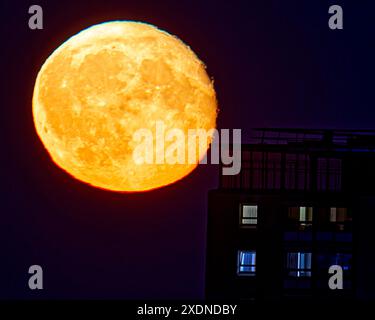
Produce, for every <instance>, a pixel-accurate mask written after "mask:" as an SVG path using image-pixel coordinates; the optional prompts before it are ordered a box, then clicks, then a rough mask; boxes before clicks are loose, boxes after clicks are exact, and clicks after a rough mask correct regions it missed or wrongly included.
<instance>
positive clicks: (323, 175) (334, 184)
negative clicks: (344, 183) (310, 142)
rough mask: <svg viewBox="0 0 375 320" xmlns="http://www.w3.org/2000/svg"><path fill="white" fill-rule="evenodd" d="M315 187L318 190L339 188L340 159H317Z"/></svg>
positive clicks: (335, 189)
mask: <svg viewBox="0 0 375 320" xmlns="http://www.w3.org/2000/svg"><path fill="white" fill-rule="evenodd" d="M317 166H318V168H317V188H318V190H320V191H340V190H341V159H328V158H327V159H326V158H320V159H318V164H317Z"/></svg>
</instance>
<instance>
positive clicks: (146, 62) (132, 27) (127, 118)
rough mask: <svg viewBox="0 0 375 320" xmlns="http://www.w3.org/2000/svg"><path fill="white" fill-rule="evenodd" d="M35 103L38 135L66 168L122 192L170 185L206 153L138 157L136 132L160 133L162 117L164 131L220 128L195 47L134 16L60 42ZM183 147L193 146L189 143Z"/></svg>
mask: <svg viewBox="0 0 375 320" xmlns="http://www.w3.org/2000/svg"><path fill="white" fill-rule="evenodd" d="M32 105H33V118H34V124H35V128H36V131H37V134H38V136H39V137H40V139H41V141H42V143H43V145H44V147H45V148H46V149H47V151H48V153H49V155H50V157H51V158H52V160H53V161H54V162H55V163H56V164H57V165H58V166H59V167H60V168H62V169H63V170H65V171H66V172H68V173H69V174H70V175H72V176H73V177H75V178H76V179H78V180H80V181H83V182H86V183H88V184H90V185H92V186H95V187H99V188H103V189H107V190H113V191H120V192H121V191H122V192H137V191H145V190H151V189H155V188H159V187H161V186H165V185H168V184H171V183H173V182H175V181H177V180H180V179H182V178H183V177H185V176H186V175H188V174H189V173H191V172H192V171H193V170H194V169H195V168H196V167H197V165H198V161H199V160H200V159H197V162H196V163H188V162H186V163H182V164H181V163H178V164H177V163H176V164H167V163H162V164H160V163H159V164H156V163H147V164H146V163H145V164H141V165H140V164H136V163H135V161H134V159H133V152H134V150H135V148H136V147H137V143H136V142H135V141H134V139H133V135H134V132H136V131H137V130H139V129H147V130H151V131H152V132H154V133H155V124H156V123H157V122H160V121H162V122H163V123H164V125H165V130H169V129H179V130H181V131H182V132H183V133H184V134H185V135H187V134H188V130H189V129H204V130H210V129H213V128H215V126H216V115H217V100H216V95H215V90H214V87H213V82H212V81H211V79H210V77H209V76H208V75H207V72H206V69H205V65H204V64H203V63H202V62H201V61H200V60H199V59H198V57H197V56H196V55H195V54H194V52H193V51H192V50H191V49H190V48H189V47H188V46H187V45H186V44H184V43H183V42H182V41H181V40H179V39H178V38H177V37H175V36H172V35H170V34H169V33H167V32H165V31H162V30H160V29H158V28H157V27H155V26H152V25H150V24H146V23H140V22H132V21H111V22H106V23H101V24H98V25H94V26H92V27H90V28H88V29H85V30H83V31H81V32H79V33H78V34H76V35H74V36H73V37H71V38H69V39H68V40H67V41H65V42H64V43H63V44H62V45H61V46H59V47H58V48H57V49H56V50H55V51H54V52H53V53H52V54H51V55H50V56H49V57H48V59H47V60H46V61H45V63H44V64H43V66H42V68H41V69H40V71H39V73H38V76H37V78H36V82H35V87H34V94H33V104H32ZM156 138H158V137H155V135H154V140H155V139H156ZM159 138H160V137H159ZM199 143H202V142H199ZM180 147H183V148H185V149H186V150H185V151H186V153H187V152H188V145H181V146H180ZM207 148H208V146H207V147H206V149H205V151H207ZM154 152H163V151H160V150H157V149H156V150H154Z"/></svg>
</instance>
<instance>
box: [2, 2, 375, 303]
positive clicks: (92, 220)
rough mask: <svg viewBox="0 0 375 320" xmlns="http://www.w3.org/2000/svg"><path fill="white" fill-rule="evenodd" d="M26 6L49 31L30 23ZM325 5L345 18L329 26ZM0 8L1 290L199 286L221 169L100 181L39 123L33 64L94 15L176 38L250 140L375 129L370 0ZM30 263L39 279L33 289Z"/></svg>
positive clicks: (200, 289) (162, 290)
mask: <svg viewBox="0 0 375 320" xmlns="http://www.w3.org/2000/svg"><path fill="white" fill-rule="evenodd" d="M32 4H38V5H41V6H42V8H43V10H44V29H43V30H30V29H29V28H28V19H29V16H30V15H29V14H28V8H29V6H30V5H32ZM332 4H339V5H342V7H343V10H344V30H335V31H333V30H330V29H329V28H328V18H329V14H328V8H329V6H330V5H332ZM1 15H2V19H1V20H2V21H1V33H2V34H1V35H2V39H3V40H2V48H1V56H2V59H1V60H2V61H1V62H2V66H1V71H2V72H1V74H2V76H1V81H2V85H1V88H2V93H1V120H2V126H1V128H2V129H3V130H4V132H5V134H3V135H2V138H1V142H2V144H3V147H2V148H1V150H2V151H1V162H2V163H3V164H2V166H1V190H0V191H1V204H0V205H1V207H0V210H1V216H0V218H1V219H0V241H1V242H0V249H1V250H0V251H1V259H0V273H1V277H2V280H1V285H0V298H27V299H29V298H100V299H101V298H116V299H123V298H124V299H143V298H146V299H153V298H158V299H166V298H171V299H185V298H187V299H195V298H203V297H204V270H205V241H206V215H207V191H208V190H210V189H213V188H216V187H217V184H218V174H219V173H218V168H217V167H215V166H212V165H205V166H204V165H202V166H200V167H199V168H198V169H197V170H195V171H194V172H193V173H192V174H191V175H190V176H188V177H186V178H185V179H183V180H182V181H179V182H177V183H175V184H173V185H171V186H168V187H164V188H161V189H158V190H155V191H151V192H146V193H139V194H121V193H114V192H107V191H103V190H100V189H96V188H93V187H90V186H88V185H86V184H84V183H81V182H79V181H77V180H75V179H72V178H71V177H70V176H69V175H68V174H67V173H65V172H64V171H62V170H61V169H59V168H58V167H57V166H56V165H55V164H54V163H53V162H52V161H51V160H50V158H49V156H48V154H47V152H46V150H45V149H44V147H43V146H42V143H41V141H40V140H39V138H38V137H37V135H36V132H35V130H34V125H33V121H32V113H31V110H32V109H31V99H32V91H33V87H34V82H35V78H36V75H37V72H38V71H39V69H40V67H41V65H42V64H43V62H44V61H45V59H46V58H47V57H48V56H49V55H50V54H51V53H52V51H53V50H54V49H55V48H57V47H58V46H59V45H60V44H61V43H62V42H64V41H65V40H66V39H67V38H68V37H70V36H72V35H73V34H75V33H77V32H79V31H80V30H82V29H84V28H86V27H88V26H90V25H93V24H96V23H100V22H104V21H108V20H118V19H121V20H139V21H144V22H148V23H151V24H154V25H156V26H158V27H159V28H161V29H164V30H166V31H168V32H169V33H171V34H174V35H176V36H178V37H179V38H181V39H182V40H183V41H184V42H185V43H187V44H188V45H189V46H191V48H192V49H193V51H194V52H195V53H196V54H197V55H198V56H199V58H200V59H201V60H202V61H204V62H205V64H206V65H207V70H208V73H209V75H210V76H211V77H213V79H214V83H215V88H216V91H217V96H218V101H219V107H220V113H219V118H218V126H219V128H232V129H233V128H240V129H242V136H243V140H244V141H246V139H247V138H248V137H249V136H250V134H251V129H252V128H255V127H301V128H342V129H351V128H358V129H375V123H374V119H375V111H374V90H373V77H374V74H375V73H374V71H375V70H374V66H375V60H374V59H375V41H374V39H375V38H374V35H375V33H374V31H375V3H374V1H370V0H369V1H342V0H334V1H316V0H306V1H301V0H289V1H276V0H274V1H267V0H258V1H222V3H220V1H203V0H202V1H182V0H178V1H177V0H174V1H165V0H164V1H141V0H136V1H128V0H119V1H112V0H105V1H104V0H103V1H98V0H96V1H10V0H5V1H2V2H1ZM4 145H5V148H4ZM33 264H39V265H41V266H42V267H43V270H44V288H45V289H44V290H34V291H31V290H29V289H28V286H27V282H28V278H29V275H28V273H27V271H28V268H29V266H30V265H33Z"/></svg>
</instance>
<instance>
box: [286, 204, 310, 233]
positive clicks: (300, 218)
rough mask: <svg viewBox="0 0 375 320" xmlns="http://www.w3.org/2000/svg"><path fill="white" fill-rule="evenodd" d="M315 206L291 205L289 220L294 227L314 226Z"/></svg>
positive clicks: (304, 228)
mask: <svg viewBox="0 0 375 320" xmlns="http://www.w3.org/2000/svg"><path fill="white" fill-rule="evenodd" d="M312 219H313V208H312V207H289V208H288V221H289V223H290V224H291V225H292V226H293V229H298V230H308V229H310V228H311V226H312Z"/></svg>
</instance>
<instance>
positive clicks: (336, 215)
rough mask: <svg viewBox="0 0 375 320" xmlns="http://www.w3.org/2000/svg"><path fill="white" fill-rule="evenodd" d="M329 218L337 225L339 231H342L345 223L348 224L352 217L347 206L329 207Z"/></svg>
mask: <svg viewBox="0 0 375 320" xmlns="http://www.w3.org/2000/svg"><path fill="white" fill-rule="evenodd" d="M329 220H330V222H333V223H335V224H336V225H337V228H338V230H339V231H344V230H345V224H347V225H348V224H350V222H351V220H352V219H351V217H350V216H349V214H348V209H347V208H331V210H330V216H329Z"/></svg>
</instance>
